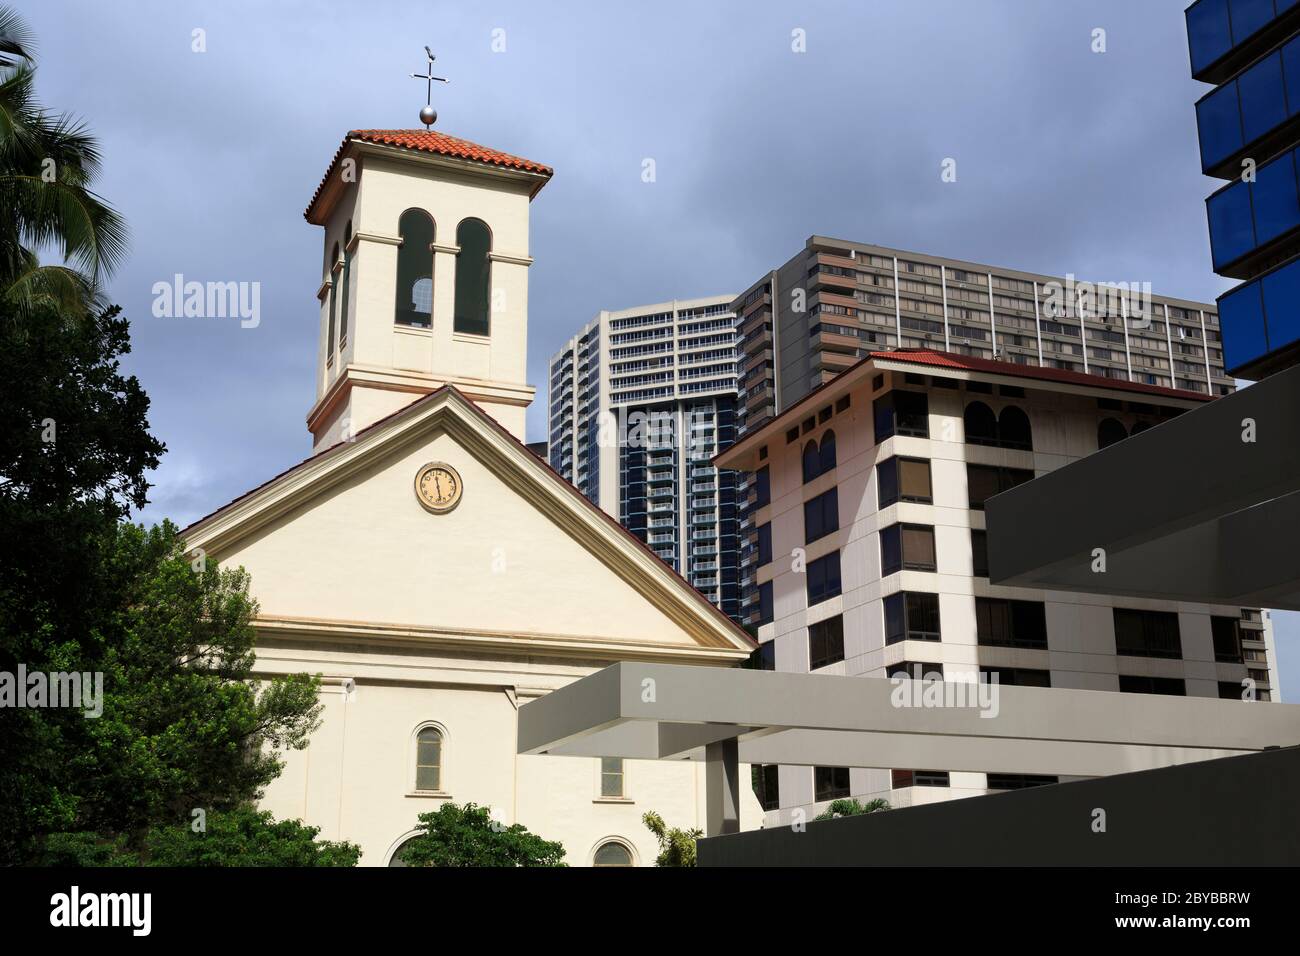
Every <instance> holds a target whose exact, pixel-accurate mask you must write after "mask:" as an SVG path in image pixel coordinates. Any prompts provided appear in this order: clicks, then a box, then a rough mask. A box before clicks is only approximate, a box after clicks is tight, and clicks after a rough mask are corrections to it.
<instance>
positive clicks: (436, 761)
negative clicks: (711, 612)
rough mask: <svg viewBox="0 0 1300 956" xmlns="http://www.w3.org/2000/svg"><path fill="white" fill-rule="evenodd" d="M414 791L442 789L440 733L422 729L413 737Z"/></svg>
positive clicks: (432, 728) (431, 728)
mask: <svg viewBox="0 0 1300 956" xmlns="http://www.w3.org/2000/svg"><path fill="white" fill-rule="evenodd" d="M415 789H416V790H441V789H442V731H441V730H439V729H438V728H437V727H422V728H421V729H420V732H419V733H418V734H416V735H415Z"/></svg>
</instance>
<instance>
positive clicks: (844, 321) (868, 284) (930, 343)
mask: <svg viewBox="0 0 1300 956" xmlns="http://www.w3.org/2000/svg"><path fill="white" fill-rule="evenodd" d="M734 308H735V311H736V314H737V315H738V316H739V318H740V332H741V344H740V362H741V405H740V424H741V433H742V434H743V433H744V432H746V431H748V430H750V429H752V428H754V427H756V426H757V425H759V424H761V423H762V422H763V421H765V420H766V419H767V418H770V417H771V416H772V415H774V414H776V413H778V412H779V411H781V410H783V409H785V408H788V407H789V406H790V405H791V404H792V403H794V402H796V401H798V400H799V399H800V398H802V397H803V396H804V395H806V394H808V392H810V391H811V390H812V389H814V388H816V387H817V386H819V385H821V384H823V383H824V382H826V381H828V380H829V379H830V378H831V377H833V376H834V375H835V374H837V373H838V372H841V371H843V370H844V369H846V368H848V367H849V366H851V365H853V364H854V363H855V362H857V361H858V360H859V359H861V358H862V357H863V356H864V355H866V354H868V353H869V352H873V351H876V350H879V349H894V348H932V349H941V350H943V351H947V352H954V353H956V354H959V355H969V356H973V357H976V358H988V359H998V360H1000V361H1004V362H1014V363H1016V364H1019V365H1037V366H1042V367H1045V368H1057V369H1064V370H1066V371H1074V372H1084V373H1087V374H1091V375H1100V376H1105V377H1107V378H1112V379H1115V380H1117V381H1123V382H1139V383H1143V384H1147V385H1162V386H1165V387H1167V388H1178V389H1184V390H1187V391H1194V392H1202V393H1205V394H1207V395H1225V394H1227V393H1228V392H1230V391H1231V390H1232V387H1233V383H1232V379H1231V378H1230V377H1228V376H1227V375H1226V374H1225V373H1224V365H1223V346H1222V343H1221V341H1220V336H1219V318H1218V309H1217V308H1216V307H1215V306H1214V305H1211V304H1207V303H1204V302H1193V301H1190V300H1187V299H1176V298H1170V297H1168V296H1160V295H1154V294H1152V293H1151V291H1150V283H1149V282H1146V283H1144V282H1142V280H1141V277H1140V276H1112V277H1097V281H1084V280H1083V279H1080V278H1076V277H1074V276H1065V277H1053V276H1045V275H1038V274H1034V273H1029V272H1021V271H1019V270H1015V269H1004V268H999V267H993V266H987V265H981V264H979V263H974V262H965V261H962V260H958V259H945V258H942V257H939V256H932V255H926V254H924V253H919V252H905V251H903V250H899V249H889V248H885V247H883V246H875V245H869V244H867V243H859V242H849V241H847V240H843V239H830V238H826V237H824V236H812V237H810V238H809V239H808V240H807V242H806V243H805V245H804V248H803V249H801V250H800V251H799V253H798V254H797V255H795V256H794V257H792V258H791V259H790V260H789V261H788V262H786V263H785V264H784V265H782V266H779V267H778V268H777V269H775V270H773V271H772V272H769V273H768V274H767V275H765V276H763V278H761V279H760V280H758V281H757V282H756V283H754V284H753V285H752V286H750V287H749V288H748V289H746V290H745V291H744V292H743V293H741V294H740V295H739V296H738V297H737V299H736V300H735V305H734Z"/></svg>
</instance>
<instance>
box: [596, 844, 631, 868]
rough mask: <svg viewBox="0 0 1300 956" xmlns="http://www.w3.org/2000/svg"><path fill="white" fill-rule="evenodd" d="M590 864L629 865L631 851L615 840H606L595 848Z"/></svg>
mask: <svg viewBox="0 0 1300 956" xmlns="http://www.w3.org/2000/svg"><path fill="white" fill-rule="evenodd" d="M591 865H592V866H631V865H632V851H631V850H629V849H628V848H627V847H626V846H624V845H623V844H622V843H619V842H618V841H617V840H606V841H605V842H604V843H602V844H601V845H600V846H598V847H597V848H596V853H595V855H593V856H592V859H591Z"/></svg>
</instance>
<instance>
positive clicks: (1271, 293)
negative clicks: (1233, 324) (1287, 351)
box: [1219, 262, 1300, 351]
mask: <svg viewBox="0 0 1300 956" xmlns="http://www.w3.org/2000/svg"><path fill="white" fill-rule="evenodd" d="M1259 281H1260V285H1262V286H1263V287H1264V314H1265V315H1266V316H1267V317H1268V348H1269V351H1273V350H1274V349H1279V348H1281V347H1282V346H1284V345H1290V344H1291V343H1292V342H1295V341H1297V340H1300V262H1292V263H1291V264H1290V265H1286V266H1283V267H1282V268H1281V269H1278V270H1277V271H1276V272H1270V273H1269V274H1268V275H1266V276H1264V278H1262V279H1260V280H1259ZM1219 315H1220V317H1222V315H1223V313H1222V312H1220V313H1219Z"/></svg>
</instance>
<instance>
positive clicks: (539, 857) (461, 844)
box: [401, 803, 568, 866]
mask: <svg viewBox="0 0 1300 956" xmlns="http://www.w3.org/2000/svg"><path fill="white" fill-rule="evenodd" d="M419 821H420V823H419V830H420V832H419V834H417V835H416V836H415V837H412V839H411V840H410V841H408V842H407V843H406V844H405V845H404V846H403V848H402V850H401V861H402V862H403V863H405V864H406V865H407V866H567V865H568V864H566V863H565V862H564V845H563V844H561V843H557V842H552V841H550V840H544V839H542V838H541V837H539V836H537V835H536V834H534V833H530V832H529V831H528V830H527V829H525V828H524V827H523V826H522V825H521V824H518V823H516V824H513V825H511V826H505V825H504V824H502V823H499V822H497V821H495V820H493V819H492V816H491V814H490V812H489V810H488V808H487V807H480V806H478V805H476V804H473V803H467V804H465V805H464V806H458V805H457V804H454V803H444V804H443V805H442V806H441V807H439V808H438V809H437V810H435V811H431V812H429V813H421V814H420V816H419Z"/></svg>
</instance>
